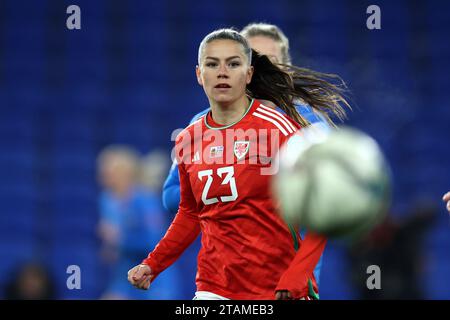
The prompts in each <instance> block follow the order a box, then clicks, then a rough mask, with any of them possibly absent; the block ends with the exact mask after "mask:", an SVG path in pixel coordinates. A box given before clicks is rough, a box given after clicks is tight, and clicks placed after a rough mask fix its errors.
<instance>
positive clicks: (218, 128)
mask: <svg viewBox="0 0 450 320" xmlns="http://www.w3.org/2000/svg"><path fill="white" fill-rule="evenodd" d="M254 101H255V99H252V101H250V104H249V105H248V108H247V110H245V112H244V114H243V115H242V117H241V118H240V119H239V120H237V121H235V122H233V123H231V124H229V125H226V126H222V127H211V126H210V125H209V124H208V121H207V120H206V118H207V117H208V114H209V112H210V111H209V112H207V113H206V114H205V116H204V121H205V126H206V127H207V128H208V129H212V130H222V129H227V128H229V127H232V126H234V125H235V124H236V123H238V122H239V121H241V120H242V119H244V117H245V116H246V115H247V113H248V111H249V110H250V109H251V108H252V106H253V102H254Z"/></svg>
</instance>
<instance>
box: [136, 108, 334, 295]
mask: <svg viewBox="0 0 450 320" xmlns="http://www.w3.org/2000/svg"><path fill="white" fill-rule="evenodd" d="M298 129H299V126H298V124H296V123H295V122H294V121H293V120H291V119H290V118H288V117H287V116H285V115H283V114H282V113H280V112H278V111H276V110H274V109H272V108H269V107H266V106H264V105H263V104H261V103H260V102H259V101H258V100H252V103H251V104H250V106H249V108H248V110H247V112H246V113H245V114H244V116H243V117H242V118H241V119H240V120H239V121H237V122H236V123H234V124H231V125H228V126H221V125H219V124H217V123H215V122H214V121H213V119H212V116H211V112H209V113H208V114H206V115H205V116H203V117H201V118H200V119H198V120H197V121H196V122H194V123H193V124H191V125H190V126H189V127H187V128H186V129H185V130H183V131H182V132H181V133H180V134H179V135H178V137H177V141H176V151H177V161H178V164H179V165H178V168H179V176H180V193H181V200H180V206H179V210H178V213H177V215H176V216H175V219H174V221H173V222H172V224H171V226H170V227H169V229H168V231H167V233H166V235H165V236H164V238H163V239H162V240H161V241H160V243H159V244H158V245H157V246H156V247H155V249H154V250H153V252H151V253H150V254H149V256H148V258H147V259H145V260H144V261H143V263H145V264H148V265H149V266H150V267H151V268H152V270H153V272H154V274H155V275H158V274H159V273H160V272H161V271H163V270H164V269H165V268H167V267H168V266H170V265H171V264H172V263H173V262H174V261H175V260H176V259H177V258H178V257H179V256H180V255H181V254H182V252H183V251H184V250H185V249H186V247H187V246H189V245H190V244H191V243H192V242H193V241H194V240H195V238H196V237H197V236H198V234H199V233H200V232H201V234H202V246H201V250H200V252H199V255H198V272H197V277H196V284H197V290H198V291H209V292H212V293H215V294H218V295H221V296H224V297H226V298H230V299H273V298H274V294H275V290H289V291H290V292H291V294H292V295H293V296H294V298H300V297H306V296H307V295H308V279H311V281H312V284H313V286H314V288H315V290H316V291H317V286H316V283H315V279H314V276H313V270H314V267H315V265H316V264H317V261H318V260H319V258H320V256H321V254H322V252H323V249H324V246H325V242H326V240H325V239H324V238H323V237H320V236H318V235H314V234H308V235H307V236H306V238H305V239H303V240H302V239H300V237H299V236H298V234H297V233H296V232H291V230H290V229H289V227H288V226H287V225H286V223H285V222H284V221H283V220H282V219H281V217H280V216H279V214H278V205H277V203H276V201H275V200H274V198H273V196H272V192H271V181H270V180H271V178H272V176H273V174H274V173H276V170H277V168H276V167H275V164H276V161H274V157H275V156H276V155H277V154H278V149H279V147H280V146H281V145H282V144H283V143H284V142H286V141H287V139H288V138H289V137H290V136H291V135H293V134H294V133H295V132H296V131H297V130H298ZM296 243H298V244H299V250H298V251H297V252H296V250H295V244H296Z"/></svg>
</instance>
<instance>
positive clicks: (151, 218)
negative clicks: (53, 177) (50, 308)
mask: <svg viewBox="0 0 450 320" xmlns="http://www.w3.org/2000/svg"><path fill="white" fill-rule="evenodd" d="M154 159H155V160H156V161H159V162H160V160H158V158H154ZM141 162H142V161H141V159H140V157H139V155H138V153H137V152H136V151H134V150H133V149H132V148H129V147H126V146H110V147H107V148H106V149H104V150H103V151H102V152H101V153H100V155H99V157H98V170H99V180H100V184H101V185H102V187H103V190H102V193H101V195H100V199H99V209H100V222H99V228H98V230H99V235H100V239H101V240H102V258H103V260H104V261H105V262H106V264H107V265H109V268H110V272H111V273H112V274H111V279H110V280H109V281H108V285H107V288H106V291H105V292H104V294H103V296H102V297H101V298H102V299H114V300H122V299H152V300H154V299H177V298H179V297H178V296H177V294H178V293H177V290H173V288H174V287H178V286H179V282H178V274H177V270H176V269H174V268H171V269H169V270H168V273H165V274H164V275H163V276H162V277H161V279H160V281H158V283H155V287H154V290H152V291H141V290H136V289H134V288H132V287H130V285H129V284H128V282H127V279H126V277H124V276H123V275H124V274H126V272H127V271H128V269H129V268H131V267H132V266H133V265H134V262H135V261H136V259H138V258H140V257H142V255H145V254H147V247H148V246H151V245H155V244H156V243H158V241H159V239H160V238H161V237H162V236H163V235H164V231H165V230H166V228H167V225H168V222H169V221H168V219H167V217H166V216H165V213H164V209H163V208H162V205H161V200H160V198H159V191H160V190H155V188H149V187H144V186H145V184H144V183H140V181H138V177H140V176H143V175H144V174H143V172H142V171H143V170H141V169H146V168H142V165H141ZM146 162H147V164H146V165H147V166H151V167H152V168H153V170H152V171H153V172H155V171H158V167H157V166H158V164H156V165H155V164H154V162H155V161H153V164H152V162H149V161H148V157H147V161H146ZM150 169H151V168H150ZM146 171H149V169H148V168H147V170H146ZM153 178H157V177H153ZM162 178H163V177H161V178H160V181H161V182H162ZM153 180H155V179H153ZM161 182H160V183H159V184H160V185H161ZM149 184H153V186H154V185H156V184H157V182H156V181H147V185H149ZM159 189H160V187H159Z"/></svg>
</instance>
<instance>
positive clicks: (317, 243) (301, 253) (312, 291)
mask: <svg viewBox="0 0 450 320" xmlns="http://www.w3.org/2000/svg"><path fill="white" fill-rule="evenodd" d="M326 243H327V239H326V238H325V237H324V236H322V235H319V234H316V233H313V232H308V233H307V234H306V236H305V239H304V240H303V241H302V243H301V246H300V248H299V250H298V251H297V254H296V255H295V257H294V259H293V260H292V262H291V264H290V266H289V268H288V269H287V270H286V271H285V272H284V273H283V275H282V276H281V278H280V280H279V281H278V285H277V287H276V289H275V291H276V292H277V298H291V299H308V298H314V299H317V298H318V288H317V285H316V283H315V280H314V274H313V273H314V269H315V267H316V265H317V263H318V262H319V259H320V257H321V256H322V253H323V251H324V249H325V245H326Z"/></svg>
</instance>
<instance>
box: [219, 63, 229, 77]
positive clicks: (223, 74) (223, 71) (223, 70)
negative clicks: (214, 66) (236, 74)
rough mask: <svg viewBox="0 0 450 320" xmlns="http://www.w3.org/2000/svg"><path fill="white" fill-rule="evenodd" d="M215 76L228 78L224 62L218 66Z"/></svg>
mask: <svg viewBox="0 0 450 320" xmlns="http://www.w3.org/2000/svg"><path fill="white" fill-rule="evenodd" d="M217 78H219V79H221V78H228V69H227V66H226V65H225V64H221V65H220V66H219V70H218V73H217Z"/></svg>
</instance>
